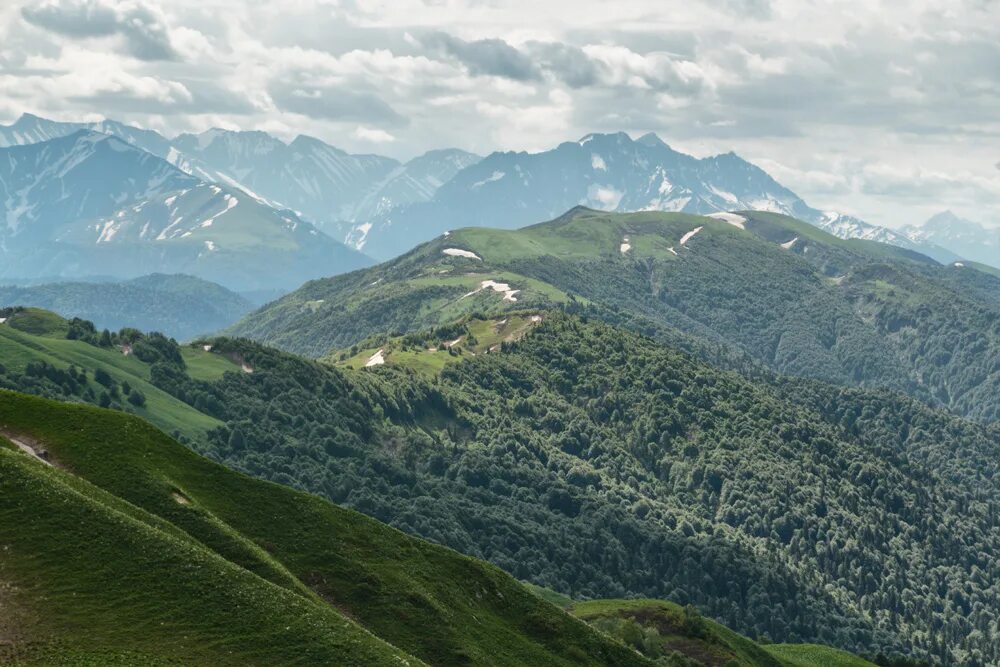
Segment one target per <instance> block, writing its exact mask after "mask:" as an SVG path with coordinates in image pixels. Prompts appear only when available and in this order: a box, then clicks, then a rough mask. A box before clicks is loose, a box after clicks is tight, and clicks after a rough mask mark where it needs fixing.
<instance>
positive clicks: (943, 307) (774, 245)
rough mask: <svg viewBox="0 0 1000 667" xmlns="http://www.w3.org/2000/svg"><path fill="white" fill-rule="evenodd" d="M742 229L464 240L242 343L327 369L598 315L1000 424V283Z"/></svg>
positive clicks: (775, 231)
mask: <svg viewBox="0 0 1000 667" xmlns="http://www.w3.org/2000/svg"><path fill="white" fill-rule="evenodd" d="M740 215H741V216H742V217H743V218H744V221H743V222H740V221H739V220H738V219H736V220H735V221H734V222H735V223H738V224H730V223H729V222H726V221H723V220H719V219H715V218H710V217H701V216H692V215H685V214H678V213H659V212H642V213H630V214H613V213H603V212H598V211H591V210H587V209H574V210H572V211H570V212H569V213H567V214H565V215H563V216H561V217H560V218H557V219H555V220H552V221H550V222H546V223H542V224H538V225H533V226H531V227H526V228H523V229H519V230H499V229H478V228H470V229H459V230H456V231H453V232H451V233H450V234H449V235H447V236H444V237H439V238H437V239H435V240H433V241H430V242H428V243H426V244H424V245H422V246H420V247H418V248H416V249H414V250H413V251H411V252H410V253H408V254H406V255H404V256H402V257H400V258H397V259H395V260H392V261H390V262H387V263H385V264H382V265H379V266H377V267H373V268H371V269H368V270H365V271H361V272H357V273H355V274H350V275H348V276H339V277H335V278H331V279H327V280H321V281H314V282H312V283H309V284H307V285H306V286H304V287H303V288H302V289H300V290H297V291H296V292H293V293H292V294H289V295H287V296H285V297H283V298H282V299H279V300H278V301H276V302H274V303H271V304H268V305H267V306H265V307H264V308H262V309H260V310H259V311H257V312H255V313H253V314H252V315H250V316H248V317H247V318H245V319H244V320H242V321H241V322H240V323H237V324H236V325H234V326H233V327H232V328H231V329H230V330H229V332H230V333H233V334H235V335H239V336H247V337H250V338H253V339H255V340H258V341H262V342H266V343H269V344H272V345H276V346H278V347H281V348H283V349H286V350H289V351H292V352H295V353H299V354H306V355H310V356H314V357H322V356H324V355H326V354H328V353H329V352H330V351H331V350H332V349H343V348H346V347H349V346H351V345H355V344H357V343H359V342H360V341H362V340H364V339H366V338H368V337H369V336H371V335H373V334H386V333H405V332H409V331H415V330H420V329H423V328H428V327H433V326H440V325H441V324H443V323H446V322H449V321H452V320H454V319H457V318H459V317H463V316H468V315H470V314H475V313H476V312H477V311H478V312H480V313H485V314H486V315H488V316H500V315H502V314H503V313H504V312H505V311H508V310H511V309H514V308H534V309H538V308H559V307H563V306H564V305H566V304H569V306H568V307H570V308H576V307H579V305H580V304H581V303H590V304H592V305H594V306H596V307H599V308H600V309H602V310H601V311H600V313H601V314H602V316H604V317H605V319H608V320H609V321H615V322H620V321H621V319H622V316H625V317H626V318H636V319H644V320H647V321H650V322H652V323H655V325H657V326H661V327H669V328H672V329H676V330H679V331H682V332H684V333H685V334H687V335H690V336H694V337H697V338H700V339H703V340H705V341H711V342H712V343H716V344H720V345H724V346H725V347H726V348H727V349H728V350H730V351H731V352H735V353H737V354H746V355H749V356H750V357H752V358H754V359H755V360H756V361H757V362H759V363H762V364H765V365H767V366H768V367H770V368H771V369H772V370H774V371H777V372H779V373H781V374H783V375H792V376H797V377H807V378H811V379H818V380H822V381H825V382H831V383H835V384H839V385H846V386H862V387H880V388H887V389H891V390H895V391H904V392H906V393H909V394H910V395H912V396H914V397H916V398H918V399H920V400H922V401H924V402H926V403H928V404H930V405H933V406H940V407H947V408H949V409H951V410H952V411H953V412H955V413H957V414H960V415H963V416H967V417H971V418H974V419H977V420H980V421H983V422H989V421H994V420H996V419H997V416H998V415H1000V400H998V397H1000V392H998V391H997V389H998V388H1000V371H998V370H997V368H998V366H997V360H998V359H1000V331H998V329H997V326H996V322H997V321H998V318H1000V302H998V301H997V300H996V297H995V294H996V293H997V286H998V285H1000V283H997V282H996V280H995V276H990V275H986V274H984V273H982V272H980V271H974V270H967V271H965V272H964V273H966V274H978V276H980V277H981V280H979V281H975V280H973V279H972V278H969V277H958V276H956V275H953V274H956V273H962V271H961V270H960V269H959V270H956V269H955V268H954V267H945V266H941V265H938V264H936V263H935V262H933V261H932V260H930V259H928V258H927V257H924V256H923V255H920V254H918V253H914V252H911V251H908V250H905V249H901V248H897V247H895V246H889V245H885V244H880V243H874V242H870V241H863V240H857V239H853V240H846V241H845V240H842V239H838V238H836V237H834V236H831V235H830V234H827V233H825V232H823V231H822V230H819V229H817V228H815V227H813V226H811V225H808V224H806V223H804V222H801V221H798V220H795V219H792V218H789V217H787V216H781V215H776V214H767V213H756V212H744V213H742V214H740ZM682 241H683V243H682ZM456 250H461V251H465V252H466V253H468V254H470V256H454V251H456ZM449 253H450V254H449ZM501 277H502V278H503V279H504V280H505V281H507V282H509V283H510V285H511V286H512V288H514V289H519V290H522V294H521V295H519V300H518V302H517V303H516V304H515V303H511V302H507V301H504V300H503V299H502V297H501V296H500V295H499V294H493V293H486V294H480V295H478V296H477V300H476V301H473V300H472V299H468V298H463V297H464V295H465V294H466V293H467V292H468V291H470V290H471V289H473V286H474V285H475V284H476V283H477V281H480V280H485V279H495V280H499V279H500V278H501ZM522 297H523V298H522ZM574 302H575V303H574Z"/></svg>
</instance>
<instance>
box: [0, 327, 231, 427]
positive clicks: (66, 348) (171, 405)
mask: <svg viewBox="0 0 1000 667" xmlns="http://www.w3.org/2000/svg"><path fill="white" fill-rule="evenodd" d="M40 312H43V313H44V312H45V311H40ZM31 321H32V322H35V321H44V322H47V325H46V328H45V331H46V333H44V334H41V335H34V334H32V333H30V332H28V331H25V330H24V328H23V327H21V326H20V325H19V324H18V323H17V322H16V321H9V322H7V323H5V324H0V364H2V365H3V366H5V367H7V368H9V369H13V370H16V371H23V370H24V369H25V368H26V367H27V365H28V364H29V363H30V362H33V361H43V362H46V363H48V364H51V365H52V366H54V367H56V368H60V369H66V368H69V367H70V366H71V365H74V366H76V367H77V368H83V369H88V370H93V369H96V368H102V369H104V370H105V371H107V372H108V374H109V375H110V376H111V377H112V378H114V380H115V381H116V382H117V383H119V384H120V383H121V382H128V383H129V384H130V385H131V386H132V387H135V388H136V389H139V390H140V391H142V393H143V394H144V395H145V396H146V399H147V403H146V405H145V406H143V407H137V408H134V409H135V411H136V412H137V413H138V414H139V415H140V416H142V417H145V418H147V419H149V421H151V422H153V423H154V424H156V425H157V426H158V427H160V428H162V429H163V430H164V431H167V432H169V433H174V432H178V433H182V434H184V435H185V436H187V437H188V438H191V439H194V440H197V439H200V438H202V437H203V436H204V433H205V431H206V430H208V429H211V428H215V427H216V426H219V425H220V422H219V421H218V420H216V419H213V418H212V417H210V416H208V415H205V414H203V413H202V412H199V411H198V410H195V409H194V408H192V407H191V406H189V405H187V404H185V403H183V402H181V401H179V400H177V399H176V398H174V397H173V396H171V395H169V394H167V393H166V392H164V391H162V390H161V389H159V388H157V387H155V386H153V385H152V384H151V383H150V381H149V380H150V370H149V366H148V365H147V364H144V363H143V362H141V361H139V360H138V359H136V358H135V357H133V356H126V355H124V354H122V353H121V351H119V350H113V349H105V348H99V347H95V346H93V345H89V344H87V343H85V342H83V341H79V340H67V339H66V338H65V337H64V336H65V330H66V329H65V326H66V323H65V320H63V319H62V318H59V317H58V316H57V315H54V314H52V313H47V317H44V318H41V317H34V316H32V319H31ZM185 361H186V362H187V363H188V364H189V366H190V367H191V369H192V370H191V372H192V374H193V375H200V376H202V377H205V378H206V379H208V377H212V378H217V377H219V376H220V375H221V371H223V370H233V371H238V370H239V367H238V366H236V365H234V364H232V363H231V362H230V361H228V360H226V359H225V358H223V357H220V356H219V355H212V354H209V353H207V352H204V351H203V350H195V349H188V350H186V351H185ZM90 386H91V387H92V388H94V389H95V391H97V390H100V389H101V387H99V386H98V385H97V383H96V382H93V381H91V382H90Z"/></svg>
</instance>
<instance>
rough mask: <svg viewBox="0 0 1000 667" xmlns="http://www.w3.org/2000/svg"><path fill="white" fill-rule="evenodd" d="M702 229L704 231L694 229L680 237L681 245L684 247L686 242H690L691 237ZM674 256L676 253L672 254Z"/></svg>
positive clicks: (698, 228)
mask: <svg viewBox="0 0 1000 667" xmlns="http://www.w3.org/2000/svg"><path fill="white" fill-rule="evenodd" d="M703 229H704V227H695V228H694V229H692V230H691V231H690V232H688V233H687V234H685V235H684V236H682V237H681V245H684V244H685V243H687V242H688V241H690V240H691V237H692V236H694V235H695V234H697V233H698V232H700V231H701V230H703ZM674 254H675V255H676V254H677V253H674Z"/></svg>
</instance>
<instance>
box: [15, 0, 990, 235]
mask: <svg viewBox="0 0 1000 667" xmlns="http://www.w3.org/2000/svg"><path fill="white" fill-rule="evenodd" d="M0 5H2V7H0V122H3V123H6V122H10V121H13V120H14V119H16V118H17V117H18V116H19V115H20V114H21V113H22V112H24V111H29V112H33V113H36V114H38V115H43V116H47V117H51V118H56V119H60V120H97V119H100V118H103V117H111V118H116V119H119V120H123V121H128V122H131V123H133V124H136V125H140V126H144V127H151V128H154V129H157V130H160V131H162V132H164V133H166V134H168V135H172V134H175V133H179V132H184V131H200V130H204V129H207V128H209V127H213V126H218V127H226V128H232V129H263V130H268V131H270V132H273V133H275V134H278V135H280V136H282V137H284V138H288V139H290V138H292V137H294V136H295V135H296V134H300V133H301V134H311V135H314V136H317V137H320V138H321V139H323V140H325V141H327V142H329V143H331V144H334V145H337V146H340V147H342V148H345V149H348V150H352V151H365V152H379V153H383V154H387V155H392V156H394V157H399V158H406V157H410V156H413V155H415V154H418V153H420V152H422V151H424V150H427V149H430V148H439V147H444V146H457V147H460V148H465V149H468V150H472V151H476V152H479V153H488V152H490V151H493V150H528V151H535V150H542V149H546V148H549V147H552V146H554V145H556V144H557V143H559V142H560V141H564V140H574V139H578V138H579V137H581V136H582V135H584V134H586V133H588V132H593V131H618V130H624V131H627V132H630V133H643V132H646V131H655V132H657V133H658V134H659V135H660V136H661V137H662V138H663V139H664V140H665V141H667V142H668V143H669V144H671V145H672V146H674V147H675V148H677V149H679V150H683V151H685V152H689V153H693V154H695V155H699V156H703V155H708V154H712V153H717V152H724V151H728V150H735V151H736V152H737V153H739V154H740V155H742V156H743V157H745V158H747V159H750V160H752V161H754V162H756V163H757V164H759V165H760V166H762V167H764V168H765V169H767V170H768V171H769V172H770V173H771V174H772V175H773V176H775V177H776V178H777V179H778V180H779V181H781V182H782V183H784V184H785V185H787V186H789V187H791V188H792V189H793V190H795V191H796V192H798V193H799V194H800V195H802V196H803V197H805V198H806V200H807V201H809V202H810V203H811V204H812V205H814V206H817V207H820V208H834V209H837V210H841V211H844V212H847V213H851V214H854V215H858V216H859V217H862V218H864V219H867V220H869V221H871V222H875V223H879V224H886V225H890V226H898V225H901V224H905V223H910V222H919V221H921V220H923V219H924V218H926V217H927V216H929V215H930V214H932V213H935V212H937V211H940V210H942V209H945V208H951V209H952V210H955V211H956V212H958V213H960V214H962V215H965V216H967V217H970V218H972V219H974V220H978V221H980V222H984V223H988V224H992V225H1000V0H914V1H913V2H880V1H878V0H851V1H840V2H837V1H833V0H830V1H826V2H819V1H815V0H705V1H703V2H692V1H690V0H681V1H677V2H674V1H673V0H648V1H646V0H643V1H640V0H617V1H616V2H614V3H610V2H604V1H591V0H547V1H544V2H540V1H539V0H530V1H529V0H385V1H378V0H282V1H281V2H275V1H271V0H267V1H263V0H251V1H246V2H238V1H236V0H169V1H168V0H41V1H39V0H30V1H23V0H3V2H2V3H0Z"/></svg>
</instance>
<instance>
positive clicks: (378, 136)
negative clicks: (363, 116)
mask: <svg viewBox="0 0 1000 667" xmlns="http://www.w3.org/2000/svg"><path fill="white" fill-rule="evenodd" d="M354 136H355V137H357V138H358V139H360V140H362V141H370V142H372V143H376V144H386V143H391V142H393V141H395V140H396V137H394V136H392V135H391V134H389V133H388V132H386V131H385V130H380V129H378V128H373V127H364V126H361V125H359V126H358V127H357V128H356V129H355V130H354Z"/></svg>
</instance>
